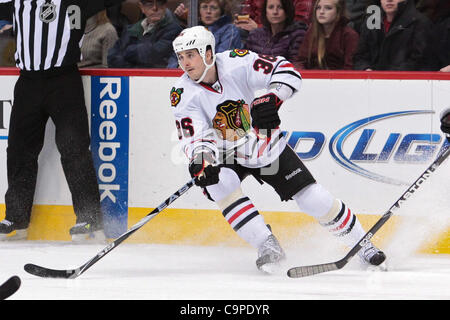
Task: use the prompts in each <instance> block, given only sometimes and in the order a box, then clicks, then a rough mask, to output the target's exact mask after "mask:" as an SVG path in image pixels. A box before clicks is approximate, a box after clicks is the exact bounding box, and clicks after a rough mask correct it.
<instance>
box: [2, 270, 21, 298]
mask: <svg viewBox="0 0 450 320" xmlns="http://www.w3.org/2000/svg"><path fill="white" fill-rule="evenodd" d="M20 284H21V281H20V278H19V277H18V276H12V277H11V278H9V279H8V280H6V281H5V282H4V283H3V284H2V285H0V300H5V299H6V298H9V297H10V296H12V295H13V294H14V293H15V292H16V291H17V290H19V288H20Z"/></svg>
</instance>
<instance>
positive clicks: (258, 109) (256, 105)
mask: <svg viewBox="0 0 450 320" xmlns="http://www.w3.org/2000/svg"><path fill="white" fill-rule="evenodd" d="M282 103H283V100H281V99H280V98H278V97H277V95H276V94H274V93H268V94H265V95H263V96H261V97H259V98H256V99H255V100H253V102H252V106H251V115H252V126H253V128H255V129H267V130H268V131H267V132H268V134H267V135H268V136H269V137H270V130H271V129H275V128H278V126H279V125H280V123H281V120H280V117H279V116H278V109H280V106H281V104H282Z"/></svg>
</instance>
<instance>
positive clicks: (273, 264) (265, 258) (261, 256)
mask: <svg viewBox="0 0 450 320" xmlns="http://www.w3.org/2000/svg"><path fill="white" fill-rule="evenodd" d="M285 258H286V254H285V253H284V251H283V249H282V248H281V246H280V243H279V242H278V240H277V238H275V236H274V235H273V234H271V235H270V236H269V237H267V239H266V241H264V243H263V244H262V245H261V247H259V249H258V259H256V267H257V268H258V269H259V270H261V271H263V272H265V273H273V272H274V270H275V269H276V268H277V266H278V264H279V263H280V262H281V261H282V260H284V259H285Z"/></svg>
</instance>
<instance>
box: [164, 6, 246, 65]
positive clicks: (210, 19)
mask: <svg viewBox="0 0 450 320" xmlns="http://www.w3.org/2000/svg"><path fill="white" fill-rule="evenodd" d="M198 7H199V10H198V12H199V20H200V25H203V26H205V27H206V28H207V29H208V30H209V31H211V32H212V33H213V35H214V38H215V39H216V48H215V50H216V53H219V52H223V51H225V50H232V49H241V48H242V47H243V44H242V41H241V36H240V34H239V30H238V28H237V27H236V26H235V25H234V24H233V23H232V21H231V16H230V12H229V9H228V8H227V1H226V0H199V1H198ZM183 11H184V5H183V4H180V5H179V6H178V8H177V9H176V10H175V14H177V13H182V12H183ZM168 67H169V68H177V67H178V59H177V57H176V55H175V53H173V54H172V55H171V58H170V60H169V64H168Z"/></svg>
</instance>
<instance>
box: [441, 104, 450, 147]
mask: <svg viewBox="0 0 450 320" xmlns="http://www.w3.org/2000/svg"><path fill="white" fill-rule="evenodd" d="M441 130H442V132H444V133H446V134H447V140H448V141H450V108H447V109H446V110H444V111H443V112H442V113H441Z"/></svg>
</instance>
